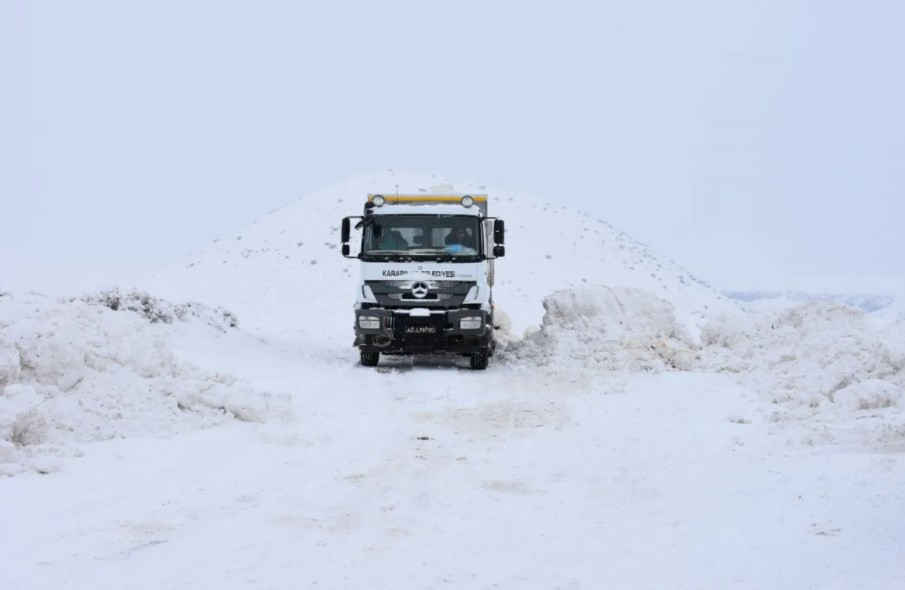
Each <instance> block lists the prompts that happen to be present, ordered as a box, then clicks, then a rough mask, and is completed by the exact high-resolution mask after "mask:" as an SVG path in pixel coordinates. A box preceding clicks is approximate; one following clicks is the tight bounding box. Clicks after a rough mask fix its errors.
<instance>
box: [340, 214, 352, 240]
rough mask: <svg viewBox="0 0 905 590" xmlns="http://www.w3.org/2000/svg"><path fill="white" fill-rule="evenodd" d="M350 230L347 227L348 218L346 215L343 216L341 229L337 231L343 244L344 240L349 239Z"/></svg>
mask: <svg viewBox="0 0 905 590" xmlns="http://www.w3.org/2000/svg"><path fill="white" fill-rule="evenodd" d="M350 231H351V230H350V229H349V218H348V217H344V218H343V224H342V229H341V230H340V232H339V233H340V241H341V242H342V243H343V244H345V243H346V242H348V241H349V232H350Z"/></svg>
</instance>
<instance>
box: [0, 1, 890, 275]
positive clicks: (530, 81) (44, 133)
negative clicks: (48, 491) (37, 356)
mask: <svg viewBox="0 0 905 590" xmlns="http://www.w3.org/2000/svg"><path fill="white" fill-rule="evenodd" d="M903 30H905V3H903V2H897V1H889V2H879V1H873V2H872V1H870V0H867V1H862V2H852V1H844V2H843V1H826V0H820V1H818V0H813V1H798V2H796V1H794V0H778V1H772V0H762V1H753V0H752V1H742V0H740V1H734V2H727V1H725V0H711V1H702V0H686V1H683V2H673V1H668V0H656V1H655V0H649V1H628V0H625V1H620V2H591V1H587V2H569V1H562V0H559V1H557V2H544V3H541V2H525V1H517V2H490V1H487V0H483V1H470V0H456V1H454V2H453V1H437V0H434V1H428V0H420V1H408V2H401V1H391V0H379V1H378V0H375V1H360V2H348V1H346V2H342V1H333V2H289V1H281V0H270V1H258V2H252V1H247V2H229V1H223V0H217V1H205V2H188V1H183V0H180V1H171V0H156V1H153V2H151V1H147V2H121V1H119V0H109V1H102V0H81V1H79V2H68V1H63V0H60V1H55V2H54V1H43V2H42V1H23V0H4V1H3V2H2V3H0V68H2V79H3V91H2V93H0V112H2V114H0V123H2V125H0V216H2V225H0V284H4V283H9V282H12V283H19V284H21V283H22V282H29V281H31V282H34V284H35V285H36V286H39V287H43V286H45V285H47V284H48V280H49V278H48V277H52V276H57V277H65V276H71V275H72V274H73V273H79V272H82V271H81V269H83V268H84V269H86V270H85V272H89V270H88V269H91V270H90V271H91V272H95V271H97V270H98V269H103V268H106V267H110V268H116V267H121V266H123V265H129V264H135V265H137V266H139V267H142V268H146V267H147V266H148V265H153V264H157V263H160V262H166V261H168V260H171V259H174V258H179V257H181V256H183V255H185V254H186V253H188V252H189V251H192V250H195V249H198V248H200V247H203V246H204V245H206V244H207V243H209V242H210V240H211V239H213V238H216V237H219V236H220V235H223V234H226V233H228V232H230V231H232V230H234V229H235V228H237V227H241V226H243V225H245V224H247V223H250V222H251V221H253V220H254V219H256V218H258V217H260V216H261V215H263V214H264V213H266V212H267V211H269V210H271V209H272V208H274V207H275V206H277V205H280V204H282V203H285V202H287V201H290V200H292V199H295V198H297V197H298V196H301V195H303V194H305V193H307V192H309V191H311V190H313V189H316V188H319V187H321V186H323V185H326V184H330V183H332V182H334V181H336V180H340V179H343V178H346V177H349V176H355V175H358V174H360V173H362V172H366V171H368V170H374V169H383V168H388V167H392V168H399V169H407V170H423V171H428V172H437V173H442V174H446V175H450V176H452V177H456V176H461V177H466V178H469V179H475V180H486V181H487V182H491V183H499V184H503V185H505V186H508V187H512V188H520V189H524V190H526V191H529V192H531V193H534V194H539V195H543V196H546V197H548V198H550V199H562V200H563V201H565V202H567V203H568V204H570V205H578V206H582V207H584V208H587V209H590V210H593V211H594V212H595V213H596V214H598V215H599V216H601V217H603V218H605V219H607V220H609V221H610V222H611V223H613V224H614V225H615V226H617V227H619V228H620V229H623V230H625V231H627V232H628V233H630V234H632V235H633V236H634V237H636V238H638V239H640V240H642V241H644V242H646V243H647V244H649V245H650V246H652V247H654V248H655V249H657V250H660V251H662V252H664V253H667V254H668V255H670V256H671V257H672V258H674V259H675V260H676V261H678V262H680V263H682V264H684V265H686V266H687V267H689V268H690V269H691V270H693V271H694V272H696V273H698V274H699V275H701V276H702V277H704V278H705V279H708V280H710V281H711V282H714V283H715V284H717V285H719V286H723V287H735V286H739V287H752V286H759V285H761V286H765V287H781V286H791V287H802V286H815V287H820V286H823V285H825V284H827V283H828V282H832V283H833V284H835V285H838V286H841V287H849V288H853V289H858V288H873V287H876V284H877V283H878V282H880V280H881V279H884V280H888V281H896V280H900V279H901V278H902V277H905V255H903V252H905V234H903V232H902V231H900V228H901V226H902V220H903V219H905V198H903V197H905V193H903V186H905V75H903V68H905V34H903ZM4 275H5V276H4ZM831 278H832V279H833V280H832V281H830V279H831ZM17 286H19V285H17Z"/></svg>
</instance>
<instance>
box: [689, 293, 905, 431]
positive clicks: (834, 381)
mask: <svg viewBox="0 0 905 590" xmlns="http://www.w3.org/2000/svg"><path fill="white" fill-rule="evenodd" d="M701 344H702V350H701V368H702V369H705V370H710V371H717V372H733V373H737V374H738V379H739V381H740V382H742V383H743V384H744V385H747V386H749V388H751V389H752V390H754V391H755V392H757V393H758V394H760V395H761V396H762V397H763V399H764V401H766V402H767V403H768V404H769V407H770V408H772V409H771V411H770V413H769V417H770V419H771V420H773V421H774V422H778V423H786V424H791V425H795V424H797V425H799V426H801V427H802V428H804V429H805V431H806V432H807V434H806V435H805V438H806V439H808V440H811V441H813V442H821V441H824V442H838V443H843V444H848V443H851V444H858V443H869V444H871V443H880V444H882V443H900V442H902V441H905V346H903V332H902V331H901V330H897V329H896V328H895V326H894V325H893V326H890V327H888V328H880V327H877V325H876V323H875V322H873V321H871V319H870V318H869V317H868V316H866V315H865V314H864V313H863V312H861V311H859V310H857V309H854V308H851V307H847V306H845V305H841V304H838V303H828V302H814V303H806V304H803V305H799V306H797V307H794V308H791V309H789V310H785V311H781V312H774V313H764V314H754V313H748V314H731V315H722V316H720V317H717V318H716V319H714V320H712V321H711V322H710V323H709V324H707V325H705V326H704V328H703V329H702V331H701Z"/></svg>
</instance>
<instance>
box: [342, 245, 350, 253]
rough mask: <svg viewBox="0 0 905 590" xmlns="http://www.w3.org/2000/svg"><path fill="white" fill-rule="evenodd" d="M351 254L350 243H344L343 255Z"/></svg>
mask: <svg viewBox="0 0 905 590" xmlns="http://www.w3.org/2000/svg"><path fill="white" fill-rule="evenodd" d="M348 255H349V244H343V256H348Z"/></svg>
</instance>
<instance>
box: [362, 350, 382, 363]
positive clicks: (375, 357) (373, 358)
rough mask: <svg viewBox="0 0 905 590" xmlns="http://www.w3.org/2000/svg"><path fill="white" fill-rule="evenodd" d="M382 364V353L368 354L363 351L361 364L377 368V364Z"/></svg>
mask: <svg viewBox="0 0 905 590" xmlns="http://www.w3.org/2000/svg"><path fill="white" fill-rule="evenodd" d="M378 362H380V353H379V352H367V351H364V350H362V351H361V364H362V365H364V366H366V367H376V366H377V363H378Z"/></svg>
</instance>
